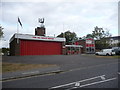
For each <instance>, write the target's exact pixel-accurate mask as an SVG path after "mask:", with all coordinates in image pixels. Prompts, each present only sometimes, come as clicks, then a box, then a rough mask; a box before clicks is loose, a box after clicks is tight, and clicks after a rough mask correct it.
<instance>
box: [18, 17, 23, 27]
mask: <svg viewBox="0 0 120 90" xmlns="http://www.w3.org/2000/svg"><path fill="white" fill-rule="evenodd" d="M18 22H19V24H20V26H21V27H22V23H21V21H20V19H19V17H18Z"/></svg>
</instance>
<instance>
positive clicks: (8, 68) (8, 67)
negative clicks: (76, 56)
mask: <svg viewBox="0 0 120 90" xmlns="http://www.w3.org/2000/svg"><path fill="white" fill-rule="evenodd" d="M51 66H56V65H55V64H21V63H5V62H3V63H2V73H5V72H14V71H22V70H30V69H37V68H45V67H51Z"/></svg>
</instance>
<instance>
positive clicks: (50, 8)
mask: <svg viewBox="0 0 120 90" xmlns="http://www.w3.org/2000/svg"><path fill="white" fill-rule="evenodd" d="M9 1H12V2H8V0H4V1H2V3H1V4H0V12H1V13H0V16H2V17H1V18H0V24H1V25H2V26H3V28H4V40H5V41H3V44H2V47H9V40H10V38H11V37H12V36H13V34H14V33H16V32H17V17H18V16H19V17H20V20H21V23H22V25H23V28H21V27H20V26H19V33H22V34H33V35H34V34H35V28H36V27H38V26H39V23H38V18H42V17H44V18H45V27H46V35H47V36H54V34H55V36H57V35H58V34H60V33H61V32H65V31H67V30H70V31H71V32H75V33H76V34H77V36H78V37H83V36H85V35H86V34H89V33H92V31H93V30H94V27H95V26H98V27H100V28H104V30H109V32H110V33H111V34H112V36H117V35H118V0H104V1H103V0H102V1H99V0H91V1H89V0H80V1H78V0H74V1H73V0H70V1H66V2H65V1H62V0H61V1H60V0H58V2H57V1H54V0H52V2H48V1H43V0H42V1H38V0H34V2H33V0H32V2H28V0H27V2H25V1H24V0H22V1H23V2H22V1H21V0H20V2H14V0H9ZM98 1H99V2H98Z"/></svg>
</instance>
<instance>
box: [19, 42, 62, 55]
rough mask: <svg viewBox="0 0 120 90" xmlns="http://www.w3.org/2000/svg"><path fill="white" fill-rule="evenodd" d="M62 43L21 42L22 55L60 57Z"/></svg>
mask: <svg viewBox="0 0 120 90" xmlns="http://www.w3.org/2000/svg"><path fill="white" fill-rule="evenodd" d="M60 54H62V43H61V42H48V41H34V40H20V55H60Z"/></svg>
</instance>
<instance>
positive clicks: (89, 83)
mask: <svg viewBox="0 0 120 90" xmlns="http://www.w3.org/2000/svg"><path fill="white" fill-rule="evenodd" d="M115 79H117V78H111V79H107V80H104V81H99V82H94V83H89V84H85V85H81V86H80V87H86V86H90V85H94V84H98V83H103V82H108V81H112V80H115ZM74 88H76V87H73V88H71V89H74ZM78 88H79V87H78ZM71 89H69V90H71Z"/></svg>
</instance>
